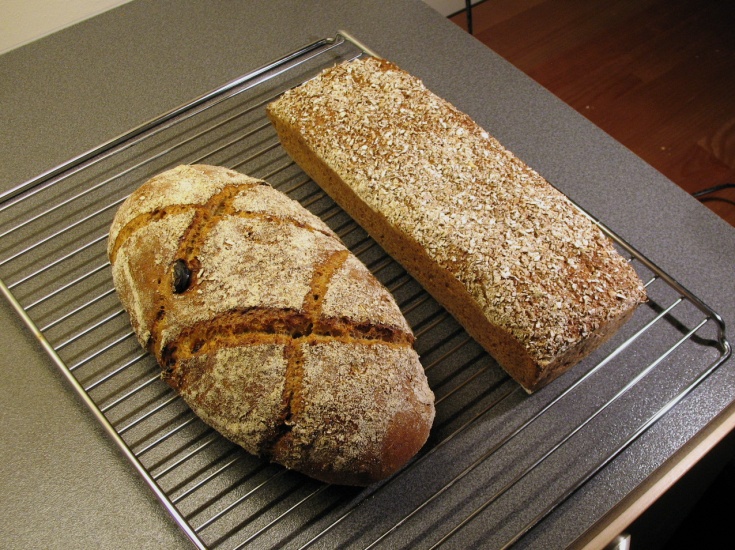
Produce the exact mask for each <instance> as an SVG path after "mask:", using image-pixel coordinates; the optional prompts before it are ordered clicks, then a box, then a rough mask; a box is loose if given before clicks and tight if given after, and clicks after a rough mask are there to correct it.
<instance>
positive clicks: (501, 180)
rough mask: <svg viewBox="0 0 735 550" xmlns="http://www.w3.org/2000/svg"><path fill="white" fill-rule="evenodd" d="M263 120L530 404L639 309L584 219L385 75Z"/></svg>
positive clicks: (295, 95)
mask: <svg viewBox="0 0 735 550" xmlns="http://www.w3.org/2000/svg"><path fill="white" fill-rule="evenodd" d="M267 112H268V115H269V117H270V119H271V121H272V122H273V124H274V126H275V128H276V131H277V132H278V136H279V138H280V140H281V143H282V145H283V147H284V148H285V149H286V151H287V152H288V153H289V154H290V155H291V156H292V157H293V158H294V159H295V161H296V162H297V163H298V164H299V165H300V166H301V167H302V169H303V170H304V171H305V172H306V173H307V174H309V175H310V176H311V177H312V178H313V179H314V180H315V181H316V182H317V183H319V184H320V185H321V186H322V187H323V188H324V189H325V190H326V191H327V193H329V195H331V196H332V198H334V200H335V201H336V202H337V203H339V204H340V205H341V206H342V208H343V209H345V210H346V211H347V212H348V213H350V214H351V215H352V217H353V218H355V220H356V221H358V222H359V223H360V224H361V225H362V226H363V227H364V228H365V229H366V230H367V231H368V232H369V233H370V234H371V235H372V236H373V238H375V239H376V240H377V241H378V242H379V243H380V244H381V246H382V247H383V248H384V249H385V250H386V251H387V252H388V253H389V254H391V255H392V256H393V257H394V258H395V259H396V260H397V261H399V262H400V263H401V264H403V266H404V267H405V268H406V269H407V270H408V271H409V272H410V273H411V274H412V275H413V277H415V278H416V279H417V280H418V281H419V282H420V283H421V284H422V285H423V286H424V287H425V288H426V290H427V291H428V292H429V293H431V294H432V295H433V296H434V297H435V298H436V299H437V301H439V302H440V303H441V304H442V305H443V306H444V307H445V308H446V309H447V310H448V311H449V312H450V313H451V314H453V315H454V316H455V317H456V318H457V320H458V321H459V322H460V323H461V324H462V325H463V326H464V327H465V329H466V330H467V332H468V333H469V334H470V335H472V336H473V337H474V338H475V339H476V340H477V341H478V342H479V343H480V344H481V345H482V346H483V347H484V348H485V349H486V350H487V351H488V352H489V353H490V354H491V355H493V356H494V357H495V359H496V360H497V361H498V363H499V364H500V365H501V366H502V367H504V368H505V370H506V371H507V372H508V373H509V374H510V375H511V376H512V377H513V378H515V379H516V380H517V381H518V382H519V383H520V384H521V385H522V386H523V387H524V388H525V389H526V390H527V391H528V392H531V391H534V390H536V389H538V388H540V387H542V386H543V385H545V384H547V383H548V382H549V381H551V380H552V379H554V378H555V377H556V376H558V375H559V374H561V373H562V372H563V371H565V370H566V369H568V368H569V367H570V366H571V365H573V364H575V363H577V362H578V361H579V360H580V359H582V358H583V357H585V356H586V355H587V354H589V353H590V352H591V351H592V350H593V349H594V348H596V347H597V346H598V345H600V344H601V343H602V342H603V341H605V340H606V339H607V338H609V337H610V336H611V335H612V334H613V333H614V332H615V331H616V330H617V329H618V328H619V327H620V326H621V325H622V324H623V323H625V322H626V320H627V319H628V318H629V317H630V316H631V314H632V313H633V311H634V310H635V308H636V306H637V305H638V304H639V303H641V302H642V301H645V291H644V287H643V285H642V283H641V281H640V279H639V278H638V276H637V275H636V273H635V271H634V270H633V269H632V267H631V266H630V264H629V263H628V262H627V261H626V260H625V259H624V258H622V257H621V256H620V255H619V254H618V253H617V252H616V250H615V249H614V247H613V245H612V243H611V242H610V240H609V239H607V238H606V237H605V236H604V234H603V233H602V232H601V231H600V229H599V228H598V227H597V226H596V225H595V224H594V223H593V222H592V221H591V220H590V219H589V218H588V217H587V216H586V215H585V214H583V213H582V212H581V211H580V210H579V209H578V208H577V207H575V206H574V205H573V204H572V203H571V202H570V201H569V200H568V199H567V198H566V197H565V196H564V195H562V194H561V193H560V192H559V191H558V190H556V189H555V188H554V187H552V186H551V185H550V184H549V183H548V182H547V181H546V180H544V179H543V178H542V177H541V176H540V175H539V174H537V173H536V172H535V171H534V170H532V169H531V168H529V167H528V166H527V165H526V164H524V163H523V162H522V161H521V160H519V159H518V158H517V157H516V156H514V155H513V154H512V153H511V152H509V151H508V150H506V149H505V148H504V147H502V146H501V144H500V143H499V142H498V141H497V140H496V139H494V138H493V137H491V136H490V135H489V134H488V132H486V131H484V130H483V129H482V128H480V127H479V126H478V125H477V123H475V122H474V121H473V120H472V119H470V117H468V116H467V115H466V114H464V113H462V112H460V111H459V110H458V109H456V108H455V107H453V106H452V105H451V104H449V103H448V102H447V101H445V100H443V99H441V98H439V97H437V96H436V95H435V94H433V93H431V92H430V91H428V90H427V89H426V88H425V86H424V85H423V83H422V82H421V81H420V80H419V79H417V78H415V77H413V76H411V75H409V74H407V73H406V72H405V71H403V70H401V69H399V68H398V67H396V66H395V65H394V64H392V63H390V62H388V61H385V60H380V59H376V58H372V57H368V58H364V59H360V60H356V61H352V62H348V63H343V64H340V65H337V66H335V67H332V68H329V69H327V70H325V71H323V72H322V73H321V74H320V75H319V76H317V77H316V78H314V79H312V80H310V81H308V82H306V83H304V84H303V85H301V86H299V87H297V88H294V89H292V90H289V91H287V92H286V93H285V94H283V95H282V96H281V97H280V98H279V99H278V100H276V101H275V102H273V103H271V104H270V105H268V107H267Z"/></svg>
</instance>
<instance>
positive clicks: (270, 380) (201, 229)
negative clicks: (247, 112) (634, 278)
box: [108, 165, 434, 485]
mask: <svg viewBox="0 0 735 550" xmlns="http://www.w3.org/2000/svg"><path fill="white" fill-rule="evenodd" d="M177 182H180V183H181V186H182V188H179V187H178V186H177ZM184 201H189V202H184ZM108 251H109V255H110V259H111V263H112V271H113V279H114V282H115V286H116V288H117V289H118V292H119V295H120V298H121V301H122V303H123V305H124V306H125V308H126V310H127V311H128V312H129V314H130V318H131V322H132V324H133V327H134V329H135V332H136V334H137V336H138V339H139V340H140V342H141V344H142V345H143V346H145V347H146V348H147V349H149V350H150V351H151V353H153V354H154V355H155V356H156V358H157V360H158V362H159V363H160V364H161V366H162V368H163V369H164V372H163V377H164V379H165V380H166V381H167V382H168V383H169V384H170V385H171V387H173V388H174V389H175V390H176V391H177V392H179V394H180V395H181V396H182V397H183V398H184V399H185V400H186V402H187V403H188V404H189V405H190V406H191V408H192V409H193V410H194V412H196V414H197V415H199V416H200V417H201V418H202V419H203V420H204V421H205V422H207V423H209V424H210V425H212V426H213V427H214V428H215V429H217V430H218V431H219V432H221V433H222V434H223V435H225V436H226V437H228V438H229V439H231V440H232V441H234V442H236V443H238V444H239V445H241V446H242V447H243V448H245V449H246V450H248V451H249V452H251V453H254V454H258V455H262V456H265V457H268V458H270V459H272V460H274V461H276V462H278V463H280V464H283V465H285V466H287V467H290V468H294V469H297V470H299V471H302V472H304V473H307V474H309V475H312V476H314V477H316V478H318V479H321V480H324V481H329V482H334V483H342V484H357V485H359V484H367V483H370V482H373V481H376V480H378V479H382V478H384V477H386V476H388V475H390V474H392V473H393V472H395V471H396V470H397V469H398V468H399V467H401V466H402V465H403V464H404V463H405V462H406V461H407V460H408V459H409V458H410V457H411V456H413V455H414V454H415V453H416V452H418V450H419V449H420V448H421V446H422V445H423V444H424V443H425V441H426V439H427V437H428V433H429V429H430V427H431V423H432V421H433V417H434V407H433V394H432V393H431V391H430V390H429V388H428V385H427V382H426V377H425V375H424V372H423V369H422V367H421V364H420V362H419V360H418V355H417V354H416V352H415V351H414V349H413V346H412V345H413V334H412V333H411V330H410V328H409V327H408V325H407V324H406V321H405V319H404V318H403V316H402V314H401V312H400V310H399V309H398V307H397V305H396V304H395V301H394V300H393V298H392V297H391V296H390V294H389V293H388V292H387V290H386V289H385V288H384V287H383V286H382V285H380V284H379V283H378V282H377V281H376V280H375V279H374V277H373V276H372V275H371V274H370V272H369V271H368V270H367V268H365V266H364V265H363V264H361V263H360V262H359V261H358V260H357V259H356V258H355V257H354V256H353V255H352V254H351V253H350V252H349V251H348V250H347V249H346V248H345V247H344V245H343V244H342V243H341V242H340V241H339V239H338V238H337V237H336V236H335V235H334V233H332V231H331V230H330V229H329V228H328V227H327V226H326V225H325V224H324V223H323V222H322V221H321V220H319V219H318V218H317V217H315V216H313V215H312V214H311V213H309V212H308V211H307V210H305V209H304V208H303V207H301V206H300V205H299V204H298V203H296V202H295V201H292V200H290V199H288V198H287V197H286V196H285V195H283V194H281V193H279V192H278V191H276V190H274V189H273V188H271V187H270V186H268V185H267V184H265V183H264V182H262V181H259V180H255V179H252V178H249V177H247V176H243V175H241V174H237V173H236V172H233V171H230V170H226V169H224V168H218V167H212V166H201V165H194V166H181V167H178V168H175V169H173V170H169V171H167V172H164V173H163V174H160V175H159V176H156V177H155V178H152V179H151V180H149V181H148V182H146V183H145V184H144V185H143V186H141V188H139V189H138V190H137V191H135V192H134V193H133V194H132V195H131V196H130V197H129V198H128V200H127V201H126V202H125V203H124V204H123V205H122V206H121V208H120V210H119V211H118V213H117V216H116V218H115V221H114V223H113V226H112V229H111V232H110V240H109V248H108ZM409 420H410V421H409ZM394 439H395V440H394Z"/></svg>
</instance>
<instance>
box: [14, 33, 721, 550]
mask: <svg viewBox="0 0 735 550" xmlns="http://www.w3.org/2000/svg"><path fill="white" fill-rule="evenodd" d="M364 55H373V54H372V52H370V51H369V50H368V49H367V48H366V47H365V46H363V45H361V44H359V43H358V42H357V41H356V40H354V39H353V38H351V37H350V36H349V35H348V34H347V33H339V34H338V35H337V36H335V37H333V38H327V39H324V40H320V41H317V42H315V43H313V44H309V45H307V46H305V47H304V48H302V49H300V50H298V51H295V52H293V53H291V54H289V55H286V56H284V57H282V58H280V59H278V60H276V61H274V62H273V63H270V64H268V65H267V66H265V67H262V68H261V69H259V70H256V71H253V72H250V73H248V74H246V75H243V76H242V77H240V78H238V79H236V80H234V81H232V82H229V83H227V84H225V85H223V86H221V87H220V88H218V89H216V90H214V91H212V92H211V93H208V94H206V95H204V96H202V97H200V98H197V99H195V100H193V101H191V102H190V103H187V104H186V105H183V106H181V107H179V108H177V109H174V110H172V111H170V112H168V113H165V114H164V115H161V116H160V117H157V118H156V119H154V120H152V121H149V122H147V123H145V124H143V125H141V126H140V127H138V128H135V129H134V130H132V131H130V132H128V133H126V134H125V135H123V136H120V137H118V138H116V139H113V140H111V141H109V142H107V143H105V144H102V145H100V146H99V147H97V148H95V149H94V150H92V151H89V152H87V153H85V154H82V155H80V156H79V157H76V158H74V159H71V160H70V161H68V162H66V163H64V164H63V165H61V166H58V167H56V168H54V169H52V170H49V171H48V172H46V173H43V174H41V175H39V176H38V177H36V178H33V179H32V180H30V181H28V182H25V183H22V184H19V185H17V186H16V187H14V188H12V189H10V190H9V191H7V192H6V193H4V194H3V195H2V196H0V279H1V280H0V290H2V292H3V294H4V296H5V297H6V299H7V300H8V302H9V303H10V304H11V306H12V307H13V308H14V309H15V311H16V312H17V314H18V315H19V316H20V317H21V318H22V320H23V321H24V322H25V324H26V325H27V326H28V328H29V329H30V330H31V331H32V332H33V333H34V335H35V336H36V338H37V339H38V341H39V342H40V343H41V345H42V346H43V348H44V349H45V351H46V352H47V353H48V355H49V356H50V357H51V359H52V360H53V362H54V363H55V364H56V366H57V367H58V368H59V369H60V370H61V372H62V373H63V374H64V375H65V377H66V378H67V379H68V381H69V383H70V384H71V385H72V386H73V388H74V389H75V390H76V391H77V392H78V393H79V395H80V396H81V398H82V399H83V401H84V402H85V403H86V405H87V406H88V407H89V408H90V410H91V411H92V412H93V414H94V415H95V417H96V418H97V420H98V421H99V422H100V423H101V424H102V425H103V426H104V428H105V430H106V431H107V433H108V434H109V436H110V437H111V438H112V439H113V440H114V441H115V442H116V443H117V445H118V446H119V447H120V449H121V451H122V452H123V454H124V455H125V457H126V458H127V459H128V460H129V461H130V462H131V463H132V464H133V465H134V467H135V468H136V469H137V471H138V472H139V474H140V475H141V476H142V477H143V479H144V480H145V481H146V483H147V484H148V485H149V486H150V488H151V490H152V491H153V492H154V494H155V496H156V497H157V498H158V499H159V501H160V502H161V503H162V505H163V506H165V507H166V509H167V510H168V512H169V513H170V514H171V515H172V516H173V518H174V519H175V520H176V522H177V523H178V524H179V525H180V526H181V528H182V529H183V530H184V531H185V532H186V534H187V535H188V537H189V538H190V539H191V541H192V542H193V543H194V544H195V545H196V546H197V547H199V548H227V549H233V548H243V547H247V546H250V545H252V546H255V547H258V548H270V547H274V548H275V547H278V548H309V547H314V548H317V547H319V548H322V547H324V548H333V547H340V548H345V547H355V548H373V547H382V548H396V547H412V548H414V547H420V548H424V547H426V548H433V547H438V546H442V547H448V548H454V547H457V548H467V547H471V546H482V547H483V548H495V547H498V548H501V547H507V546H511V545H517V546H519V547H534V546H539V545H541V547H543V542H541V543H539V541H543V536H530V537H529V536H528V534H529V533H532V532H533V533H537V532H538V530H539V529H543V522H544V520H545V519H546V518H547V517H548V516H549V515H550V514H553V513H555V511H556V510H557V509H558V508H559V507H560V506H563V504H564V503H565V502H566V501H567V500H568V499H569V498H570V497H572V496H573V495H574V494H575V492H577V491H579V490H580V488H583V487H584V486H585V485H586V484H587V483H589V481H590V480H591V479H592V478H593V477H594V476H595V475H596V474H597V473H599V472H600V471H601V470H602V469H604V468H605V467H607V465H608V464H609V463H610V462H611V461H613V460H614V459H615V457H616V456H618V455H619V454H620V453H621V452H623V451H624V450H625V449H626V448H627V447H628V446H629V445H631V444H632V443H633V442H634V441H636V440H637V439H638V438H639V437H640V436H641V434H643V433H644V432H645V431H646V430H647V429H648V428H649V427H650V426H652V425H653V424H654V423H655V422H657V421H658V420H659V419H660V418H661V417H663V416H664V415H665V414H666V413H667V412H668V411H669V410H671V408H673V407H675V406H676V405H677V404H678V403H679V402H680V401H681V400H683V399H685V398H686V397H687V395H688V394H689V393H690V392H692V391H693V390H694V389H695V388H696V387H697V386H698V385H699V384H700V383H701V382H702V381H704V380H705V379H706V378H707V377H708V376H710V375H711V374H712V373H713V372H714V371H715V370H716V369H717V368H719V367H720V365H722V363H723V362H724V361H725V360H726V359H727V358H728V357H729V355H730V353H731V347H730V344H729V342H728V340H727V338H726V336H725V331H724V325H723V323H722V320H721V319H720V317H719V316H718V315H717V313H715V312H714V311H712V310H711V309H710V308H709V307H707V306H706V305H705V304H703V303H702V302H701V301H700V300H699V299H698V298H697V297H696V296H694V295H692V294H691V293H690V292H688V291H687V290H686V289H685V288H683V287H682V286H681V285H679V284H678V283H677V282H676V280H675V279H674V278H672V277H671V276H669V275H668V274H666V273H664V272H663V271H661V270H660V269H659V268H657V267H656V266H655V265H654V264H652V263H651V262H650V261H649V260H648V259H647V258H645V257H643V256H642V255H641V254H639V253H638V252H637V251H636V250H634V249H633V248H631V247H630V246H629V245H627V244H626V243H625V242H623V241H622V240H620V239H619V238H618V237H617V236H616V235H614V234H612V233H611V232H610V231H609V230H608V229H607V228H606V227H605V226H604V225H603V224H601V223H600V222H598V221H596V223H598V225H600V227H601V229H602V230H603V231H605V232H606V233H607V234H608V235H609V236H610V237H611V238H612V239H613V240H614V241H615V243H616V246H617V247H618V248H619V250H620V252H621V253H622V254H624V255H626V257H628V258H630V261H631V263H632V265H633V266H634V267H635V269H636V270H637V271H638V273H639V275H640V276H641V278H642V279H643V280H644V281H646V286H647V291H648V294H649V298H650V300H649V302H648V303H647V304H646V305H643V306H641V307H639V308H638V310H637V311H636V314H635V316H634V317H633V319H632V320H631V321H630V322H629V323H628V324H626V325H625V327H623V329H622V330H621V331H620V332H619V333H618V334H617V335H616V336H615V337H614V338H613V340H611V341H610V342H608V343H607V344H606V345H605V346H604V347H603V348H601V349H600V350H598V351H597V352H595V353H594V354H593V355H592V356H590V357H589V358H587V359H586V360H585V361H583V362H582V363H581V364H579V365H578V366H577V367H575V368H574V369H573V370H572V371H570V372H568V373H567V374H565V375H564V376H562V377H561V378H559V379H558V380H557V381H555V382H554V383H552V384H551V385H549V386H547V387H546V388H544V389H543V390H541V391H539V392H537V393H536V394H533V395H531V396H528V395H526V394H525V392H523V390H521V389H520V387H519V386H518V385H517V384H516V383H515V382H513V381H512V380H511V379H510V378H509V377H508V376H507V375H506V374H505V373H504V372H503V371H502V369H500V368H499V367H498V365H497V364H496V363H495V361H494V360H493V359H492V358H491V357H490V356H488V355H487V354H486V353H485V352H484V351H483V350H482V349H481V348H480V347H479V346H478V345H477V344H476V343H475V342H474V341H473V340H472V339H471V338H470V337H469V336H468V335H467V334H466V333H465V332H464V330H463V329H462V328H461V327H460V326H459V325H458V324H457V323H456V322H455V321H454V319H453V318H452V317H451V316H450V315H448V314H447V312H446V311H444V309H442V308H441V307H440V306H439V305H438V304H437V303H436V302H435V301H434V300H433V299H432V298H431V297H430V296H429V295H428V294H427V293H426V292H425V291H424V290H423V289H422V288H421V287H420V286H419V285H418V284H417V283H416V282H415V281H414V280H413V279H412V278H411V277H410V276H409V275H408V274H407V273H406V272H405V271H404V270H403V269H402V268H401V267H400V266H399V265H398V264H397V263H396V262H394V261H393V260H392V259H391V258H390V257H389V256H387V255H386V254H385V252H384V251H383V250H382V249H381V248H380V247H379V246H378V245H377V244H376V243H375V242H374V241H373V240H372V239H371V238H370V236H369V235H367V234H366V233H365V231H363V230H362V229H361V228H360V227H359V226H358V225H357V224H356V223H355V222H354V221H353V220H352V219H351V218H350V217H349V216H348V215H347V214H345V213H344V212H343V211H342V210H341V209H340V208H339V207H338V206H336V205H335V203H334V202H332V200H331V199H330V198H329V197H328V196H327V195H326V194H325V193H324V192H323V191H322V190H321V189H320V188H319V187H318V186H317V185H316V184H315V183H314V182H312V181H311V180H310V179H309V178H308V177H307V176H306V175H305V174H304V173H303V172H302V171H301V170H300V169H299V167H298V166H297V165H295V164H294V163H293V161H292V160H291V159H290V158H289V157H288V156H287V155H286V154H285V152H284V151H283V150H282V149H281V147H280V145H279V142H278V139H277V137H276V135H275V132H274V130H273V128H272V127H271V125H270V124H269V122H268V120H267V118H266V115H265V105H266V104H267V103H268V102H270V101H272V100H273V99H275V98H277V97H278V96H279V95H280V94H281V93H282V92H283V91H285V90H287V89H289V88H291V87H293V86H295V85H298V84H300V83H302V82H304V81H305V80H307V79H309V78H311V77H313V76H315V75H316V74H318V72H320V71H321V70H322V69H324V68H326V67H328V66H330V65H333V64H335V63H339V62H342V61H346V60H349V59H354V58H358V57H361V56H364ZM196 162H202V163H208V164H218V165H223V166H228V167H231V168H234V169H236V170H238V171H241V172H244V173H247V174H250V175H252V176H255V177H259V178H263V179H265V180H267V181H269V182H270V183H271V184H272V185H273V186H274V187H276V188H277V189H280V190H281V191H284V192H285V193H287V194H288V195H289V196H291V197H292V198H295V199H297V200H299V201H300V202H301V203H302V204H303V205H304V206H305V207H307V208H308V209H309V210H311V211H312V212H314V213H315V214H317V215H318V216H320V217H321V218H322V219H323V220H324V221H325V222H326V223H327V224H328V225H329V226H330V227H331V228H332V229H334V230H335V231H336V232H337V234H338V235H339V236H340V237H341V238H342V240H343V241H344V242H345V244H346V245H347V246H348V247H349V248H350V250H352V252H353V253H354V254H356V255H357V256H358V257H359V258H360V259H361V260H362V261H363V262H364V263H365V264H366V265H367V266H368V267H369V268H370V269H371V271H372V272H373V273H374V274H375V276H376V277H377V278H378V279H379V280H380V281H381V282H382V283H383V284H385V285H386V286H387V287H388V288H389V289H390V290H391V292H392V293H393V294H394V296H395V297H396V300H397V302H398V303H399V305H400V307H401V309H402V311H403V313H404V314H405V316H406V318H407V319H408V321H409V323H410V324H411V326H412V327H413V330H414V332H415V334H416V348H417V351H418V352H419V354H420V356H421V360H422V364H423V365H424V368H425V370H426V374H427V377H428V379H429V383H430V385H431V387H432V389H433V390H434V392H435V395H436V406H437V416H436V421H435V423H434V426H433V429H432V433H431V436H430V438H429V441H428V443H427V444H426V446H425V448H424V449H423V450H422V451H421V452H420V453H419V454H418V455H417V457H416V458H415V459H414V460H412V461H411V462H410V463H409V464H408V465H407V466H406V467H405V468H404V469H403V470H401V471H400V472H399V473H397V474H396V475H394V476H393V477H392V478H391V479H389V480H386V481H384V482H382V483H378V484H376V485H374V486H371V487H368V488H364V489H359V488H349V487H340V486H332V485H327V484H323V483H320V482H317V481H314V480H311V479H309V478H307V477H305V476H303V475H300V474H298V473H295V472H291V471H288V470H286V469H284V468H282V467H280V466H277V465H273V464H269V463H266V462H264V461H262V460H260V459H258V458H256V457H253V456H250V455H248V454H247V453H245V452H244V451H242V450H241V449H240V448H238V447H236V446H235V445H233V444H232V443H230V442H228V441H227V440H225V439H224V438H222V437H221V436H220V435H218V434H217V433H216V432H214V431H213V430H212V429H210V428H209V427H207V426H206V425H205V424H203V423H202V422H201V421H200V420H199V419H198V418H197V417H196V416H194V415H193V413H192V412H191V411H190V410H189V409H188V407H187V406H186V405H185V404H184V403H183V401H182V400H181V399H179V398H178V397H177V396H176V395H175V394H174V393H173V391H172V390H171V389H170V388H169V387H168V386H167V385H166V384H165V383H164V382H162V381H161V380H160V377H159V368H158V366H157V365H156V363H155V360H154V359H153V358H152V357H151V356H149V355H148V354H147V353H145V352H143V351H142V350H141V349H140V347H139V346H138V344H137V341H136V339H135V337H134V335H133V333H132V330H131V328H130V325H129V321H128V318H127V316H126V314H125V313H124V311H123V310H122V308H121V305H120V303H119V301H118V299H117V297H116V295H115V292H114V289H113V287H112V280H111V275H110V269H109V263H108V261H107V257H106V253H105V248H106V240H107V234H108V229H109V226H110V224H111V222H112V218H113V216H114V214H115V211H116V210H117V207H118V206H119V205H120V204H121V203H122V201H124V200H125V198H126V197H127V196H128V194H129V193H130V192H131V191H132V190H133V189H135V188H137V187H138V186H139V185H140V184H141V183H143V182H144V181H145V180H146V179H148V178H149V177H151V176H153V175H154V174H156V173H158V172H161V171H163V170H166V169H169V168H172V167H174V166H176V165H178V164H182V163H196Z"/></svg>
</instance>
